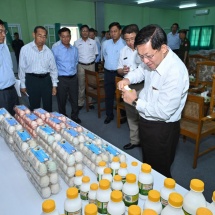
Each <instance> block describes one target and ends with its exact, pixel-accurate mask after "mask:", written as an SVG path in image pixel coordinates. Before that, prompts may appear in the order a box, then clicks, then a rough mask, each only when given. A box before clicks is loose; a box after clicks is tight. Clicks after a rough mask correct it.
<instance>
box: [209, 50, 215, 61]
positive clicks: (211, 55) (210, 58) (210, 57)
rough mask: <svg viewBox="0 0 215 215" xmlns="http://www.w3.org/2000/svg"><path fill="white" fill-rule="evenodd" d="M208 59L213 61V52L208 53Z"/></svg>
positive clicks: (214, 53) (214, 54) (214, 58)
mask: <svg viewBox="0 0 215 215" xmlns="http://www.w3.org/2000/svg"><path fill="white" fill-rule="evenodd" d="M209 60H212V61H215V52H213V53H210V54H209Z"/></svg>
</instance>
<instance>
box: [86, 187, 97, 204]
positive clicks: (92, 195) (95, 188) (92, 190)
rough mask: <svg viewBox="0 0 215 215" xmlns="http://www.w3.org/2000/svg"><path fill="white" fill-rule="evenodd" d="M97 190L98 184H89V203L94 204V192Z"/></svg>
mask: <svg viewBox="0 0 215 215" xmlns="http://www.w3.org/2000/svg"><path fill="white" fill-rule="evenodd" d="M97 190H98V184H96V183H92V184H91V185H90V191H89V194H88V200H89V203H90V204H96V192H97Z"/></svg>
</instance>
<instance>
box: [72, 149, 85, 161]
mask: <svg viewBox="0 0 215 215" xmlns="http://www.w3.org/2000/svg"><path fill="white" fill-rule="evenodd" d="M74 156H75V161H76V162H77V163H79V162H82V160H83V154H82V153H81V152H78V151H76V152H75V153H74Z"/></svg>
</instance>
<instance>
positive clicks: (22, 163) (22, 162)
mask: <svg viewBox="0 0 215 215" xmlns="http://www.w3.org/2000/svg"><path fill="white" fill-rule="evenodd" d="M18 150H19V149H18V148H17V147H16V146H15V147H14V154H15V156H16V158H17V160H18V161H19V163H20V164H21V166H22V167H23V169H24V170H25V171H28V170H29V168H30V163H29V161H24V160H23V159H22V158H21V155H20V154H19V151H18Z"/></svg>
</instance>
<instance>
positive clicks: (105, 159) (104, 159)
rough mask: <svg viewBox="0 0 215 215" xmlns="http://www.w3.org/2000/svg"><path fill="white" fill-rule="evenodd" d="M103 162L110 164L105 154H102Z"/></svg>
mask: <svg viewBox="0 0 215 215" xmlns="http://www.w3.org/2000/svg"><path fill="white" fill-rule="evenodd" d="M101 156H102V160H103V161H105V162H106V163H108V161H109V160H108V156H107V155H106V154H105V153H102V155H101Z"/></svg>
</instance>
